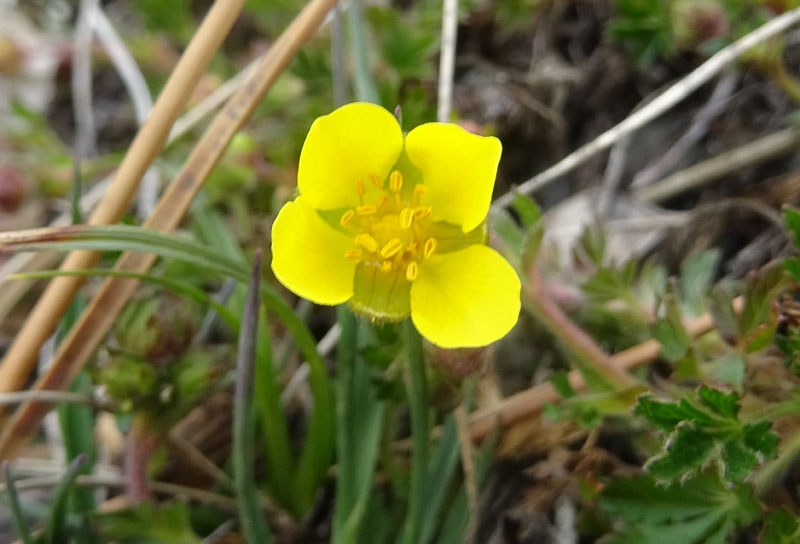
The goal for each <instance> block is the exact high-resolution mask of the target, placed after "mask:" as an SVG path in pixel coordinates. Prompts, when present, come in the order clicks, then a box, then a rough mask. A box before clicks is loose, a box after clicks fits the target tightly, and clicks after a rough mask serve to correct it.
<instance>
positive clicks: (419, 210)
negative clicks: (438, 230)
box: [414, 206, 433, 219]
mask: <svg viewBox="0 0 800 544" xmlns="http://www.w3.org/2000/svg"><path fill="white" fill-rule="evenodd" d="M432 211H433V210H432V208H431V207H430V206H417V207H416V208H414V217H416V218H417V219H422V218H423V217H427V216H429V215H430V214H431V212H432Z"/></svg>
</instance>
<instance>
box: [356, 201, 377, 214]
mask: <svg viewBox="0 0 800 544" xmlns="http://www.w3.org/2000/svg"><path fill="white" fill-rule="evenodd" d="M356 213H357V214H358V215H374V214H376V213H378V207H377V206H373V205H372V204H367V205H366V206H356Z"/></svg>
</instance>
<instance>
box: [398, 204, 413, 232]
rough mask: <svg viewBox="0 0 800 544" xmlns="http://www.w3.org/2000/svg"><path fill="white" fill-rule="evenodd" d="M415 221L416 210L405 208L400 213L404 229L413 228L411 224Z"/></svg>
mask: <svg viewBox="0 0 800 544" xmlns="http://www.w3.org/2000/svg"><path fill="white" fill-rule="evenodd" d="M413 221H414V210H412V209H411V208H403V211H401V212H400V226H401V227H403V228H404V229H408V228H411V223H412V222H413Z"/></svg>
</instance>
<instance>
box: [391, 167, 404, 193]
mask: <svg viewBox="0 0 800 544" xmlns="http://www.w3.org/2000/svg"><path fill="white" fill-rule="evenodd" d="M401 187H403V174H401V173H400V171H399V170H395V171H394V172H392V175H390V176H389V189H391V190H392V192H393V193H396V192H398V191H399V190H400V188H401Z"/></svg>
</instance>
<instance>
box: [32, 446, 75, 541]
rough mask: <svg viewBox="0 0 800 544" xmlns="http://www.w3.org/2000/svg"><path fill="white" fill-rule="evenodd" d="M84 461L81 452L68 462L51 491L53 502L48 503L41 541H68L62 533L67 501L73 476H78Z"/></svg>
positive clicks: (73, 479) (73, 480)
mask: <svg viewBox="0 0 800 544" xmlns="http://www.w3.org/2000/svg"><path fill="white" fill-rule="evenodd" d="M85 462H86V456H85V455H83V454H81V455H79V456H78V457H76V458H75V459H74V460H73V461H72V462H71V463H70V464H69V467H67V471H66V472H65V473H64V477H63V478H62V479H61V482H59V484H58V486H56V488H55V490H54V491H53V502H52V504H51V505H50V517H49V518H48V520H47V524H46V525H45V529H44V533H43V534H42V542H45V543H49V544H60V543H61V542H67V541H68V539H67V537H66V535H65V534H64V527H65V521H66V517H67V502H68V499H69V494H70V490H71V489H72V484H73V483H75V478H77V477H78V471H79V470H80V468H81V466H82V465H83V464H84V463H85Z"/></svg>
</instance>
